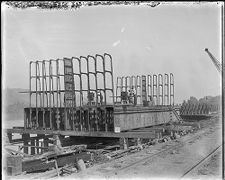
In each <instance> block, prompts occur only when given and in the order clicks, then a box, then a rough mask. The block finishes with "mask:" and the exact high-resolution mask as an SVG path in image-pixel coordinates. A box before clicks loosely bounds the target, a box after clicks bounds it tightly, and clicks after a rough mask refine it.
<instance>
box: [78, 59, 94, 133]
mask: <svg viewBox="0 0 225 180" xmlns="http://www.w3.org/2000/svg"><path fill="white" fill-rule="evenodd" d="M82 58H83V59H85V60H86V63H87V66H86V68H87V74H86V75H87V94H88V96H89V94H90V92H91V90H90V72H89V61H88V58H87V57H84V56H80V59H82ZM88 106H91V101H90V99H89V98H88ZM84 122H85V121H84ZM87 126H88V130H89V131H90V129H91V128H90V122H89V108H88V110H87Z"/></svg>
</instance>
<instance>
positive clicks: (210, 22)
mask: <svg viewBox="0 0 225 180" xmlns="http://www.w3.org/2000/svg"><path fill="white" fill-rule="evenodd" d="M220 12H221V8H220V5H217V4H216V3H214V4H209V3H205V4H201V5H199V4H196V5H187V4H186V5H169V4H168V5H159V6H157V7H155V8H152V7H148V6H98V7H82V8H81V9H79V10H73V11H70V10H68V11H65V10H60V11H59V10H37V9H32V10H31V9H30V10H15V9H5V10H4V11H3V13H2V25H3V26H2V30H3V85H4V87H9V88H27V89H28V80H29V76H28V75H29V74H28V73H29V70H28V67H29V61H31V60H44V59H46V60H47V59H52V58H55V59H56V58H63V57H72V56H81V55H84V56H87V55H88V54H90V55H95V54H96V53H99V54H103V53H104V52H108V53H110V54H111V55H112V57H113V66H114V77H117V76H122V75H141V74H155V73H156V74H158V73H170V72H171V73H173V74H174V77H175V103H180V102H182V100H184V99H187V98H189V97H190V96H195V97H197V98H200V97H203V96H206V95H218V94H220V89H221V88H220V76H219V73H218V72H217V70H216V68H215V66H214V65H213V63H212V62H211V60H210V58H209V57H208V55H207V54H206V52H205V51H204V49H205V48H206V47H207V48H209V50H210V51H211V52H212V54H213V55H214V56H215V57H216V58H217V59H218V60H219V61H221V52H220V49H221V42H220V39H221V26H220V24H221V22H220V20H221V17H220Z"/></svg>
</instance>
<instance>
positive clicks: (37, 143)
mask: <svg viewBox="0 0 225 180" xmlns="http://www.w3.org/2000/svg"><path fill="white" fill-rule="evenodd" d="M36 146H37V147H39V139H36ZM36 150H37V154H39V148H36Z"/></svg>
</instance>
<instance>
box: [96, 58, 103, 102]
mask: <svg viewBox="0 0 225 180" xmlns="http://www.w3.org/2000/svg"><path fill="white" fill-rule="evenodd" d="M98 57H100V58H101V60H102V66H103V71H97V73H100V74H102V75H103V89H101V90H102V91H103V92H104V104H105V105H106V81H105V67H104V65H105V62H104V57H103V56H102V55H99V54H96V55H95V58H96V61H98Z"/></svg>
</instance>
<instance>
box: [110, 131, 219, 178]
mask: <svg viewBox="0 0 225 180" xmlns="http://www.w3.org/2000/svg"><path fill="white" fill-rule="evenodd" d="M212 132H213V131H212V130H211V131H210V128H207V129H205V131H203V132H202V133H200V134H198V135H194V136H193V137H190V138H188V139H186V140H184V141H182V142H178V144H175V145H171V146H170V145H169V144H168V143H169V142H170V141H168V142H166V143H164V144H165V145H167V146H170V147H168V148H166V149H164V150H161V151H159V152H156V153H154V154H152V155H150V156H147V157H144V158H141V159H139V160H137V161H135V162H132V163H130V164H128V165H126V166H124V167H121V168H120V169H117V170H115V171H113V172H112V174H114V175H115V174H116V175H119V174H120V173H122V171H123V170H126V169H130V168H133V167H134V166H136V165H138V164H142V163H145V162H147V161H149V160H150V159H151V158H154V157H157V156H159V155H161V154H163V153H166V152H168V151H171V150H174V149H177V148H179V147H183V146H184V145H185V144H187V143H189V142H191V141H193V140H195V139H198V138H200V137H201V136H204V135H208V134H211V133H212ZM219 147H221V145H220V146H218V147H217V148H216V149H214V150H213V152H210V154H209V155H207V157H204V158H203V159H202V160H201V162H198V163H197V164H201V163H203V161H205V160H206V159H208V158H209V157H211V155H213V154H214V153H215V152H216V151H217V150H218V149H219ZM197 166H198V165H196V166H192V167H191V168H190V169H189V170H188V171H187V172H185V173H186V174H188V172H190V171H192V169H194V168H195V167H197ZM110 174H111V173H110ZM183 176H185V174H184V175H183ZM183 176H182V177H183Z"/></svg>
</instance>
